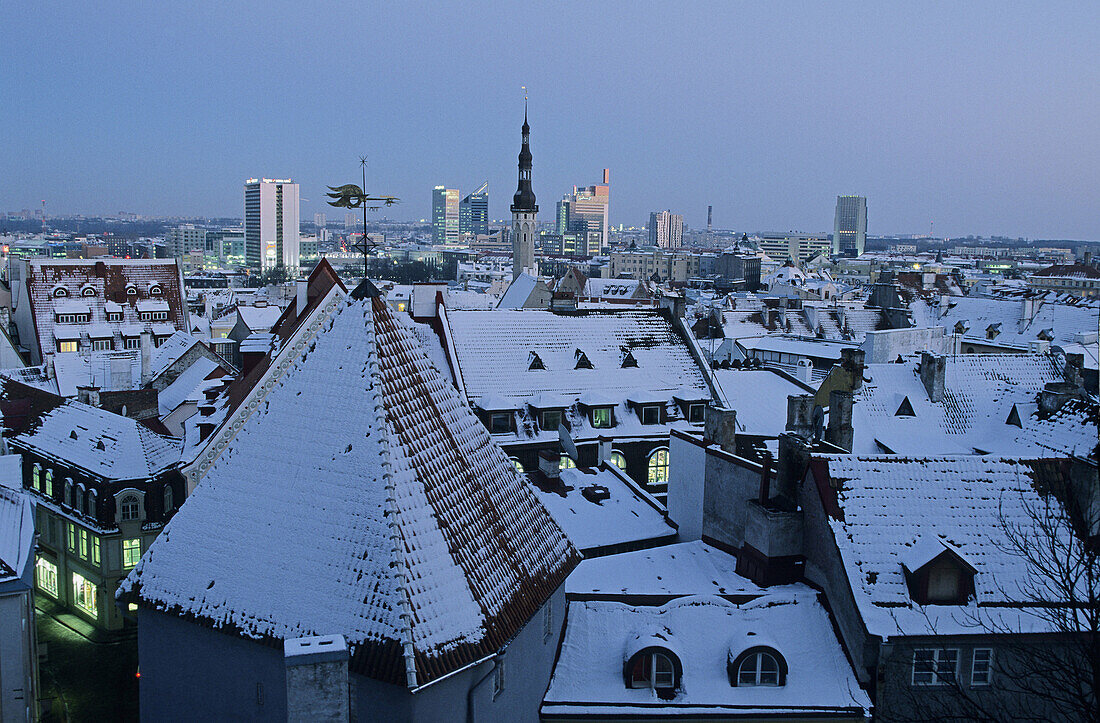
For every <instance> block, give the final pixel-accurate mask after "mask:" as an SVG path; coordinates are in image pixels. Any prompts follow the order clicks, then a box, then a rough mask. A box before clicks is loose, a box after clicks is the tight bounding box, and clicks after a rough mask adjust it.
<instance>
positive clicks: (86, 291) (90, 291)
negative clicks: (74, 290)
mask: <svg viewBox="0 0 1100 723" xmlns="http://www.w3.org/2000/svg"><path fill="white" fill-rule="evenodd" d="M80 295H81V296H95V287H93V286H85V287H84V288H83V289H81V290H80Z"/></svg>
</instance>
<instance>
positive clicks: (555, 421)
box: [539, 409, 561, 432]
mask: <svg viewBox="0 0 1100 723" xmlns="http://www.w3.org/2000/svg"><path fill="white" fill-rule="evenodd" d="M539 426H541V427H542V428H543V430H546V431H552V432H556V431H558V427H559V426H561V412H559V411H557V410H556V409H555V410H554V411H548V412H543V413H542V423H541V424H540V425H539Z"/></svg>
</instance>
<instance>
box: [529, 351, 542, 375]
mask: <svg viewBox="0 0 1100 723" xmlns="http://www.w3.org/2000/svg"><path fill="white" fill-rule="evenodd" d="M545 368H546V366H545V365H544V364H543V363H542V357H540V356H539V355H538V354H536V353H535V352H529V353H528V354H527V370H528V371H530V370H532V369H545Z"/></svg>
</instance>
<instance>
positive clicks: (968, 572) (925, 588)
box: [902, 539, 977, 605]
mask: <svg viewBox="0 0 1100 723" xmlns="http://www.w3.org/2000/svg"><path fill="white" fill-rule="evenodd" d="M902 566H903V568H904V570H905V581H906V583H907V584H908V587H909V596H910V597H911V598H912V599H913V602H915V603H917V604H919V605H965V604H966V602H967V601H968V600H969V599H970V597H971V595H973V594H974V574H975V573H976V572H977V570H976V569H975V568H974V566H973V565H971V564H970V562H969V561H967V560H966V558H964V557H963V556H962V555H961V554H960V553H959V552H958V550H957V549H956V548H955V547H954V546H953V545H951V544H949V543H947V542H945V541H943V540H941V539H935V540H932V541H929V542H918V543H917V544H915V545H913V546H912V548H911V549H909V550H908V551H907V552H905V553H904V554H903V559H902Z"/></svg>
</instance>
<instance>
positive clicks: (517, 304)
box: [496, 271, 539, 309]
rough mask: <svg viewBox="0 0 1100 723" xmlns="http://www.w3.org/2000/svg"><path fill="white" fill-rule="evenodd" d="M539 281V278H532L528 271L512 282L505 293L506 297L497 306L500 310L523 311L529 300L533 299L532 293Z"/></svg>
mask: <svg viewBox="0 0 1100 723" xmlns="http://www.w3.org/2000/svg"><path fill="white" fill-rule="evenodd" d="M538 282H539V280H538V278H537V277H535V276H532V275H531V274H529V273H527V272H526V271H525V272H523V273H522V274H520V275H519V276H517V277H516V278H515V279H513V280H512V283H511V285H510V286H509V287H508V290H507V291H505V292H504V296H502V297H501V299H500V303H498V304H497V307H496V308H498V309H521V308H523V305H524V304H526V303H527V299H529V298H531V292H532V291H534V290H535V286H536V285H537V284H538Z"/></svg>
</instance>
